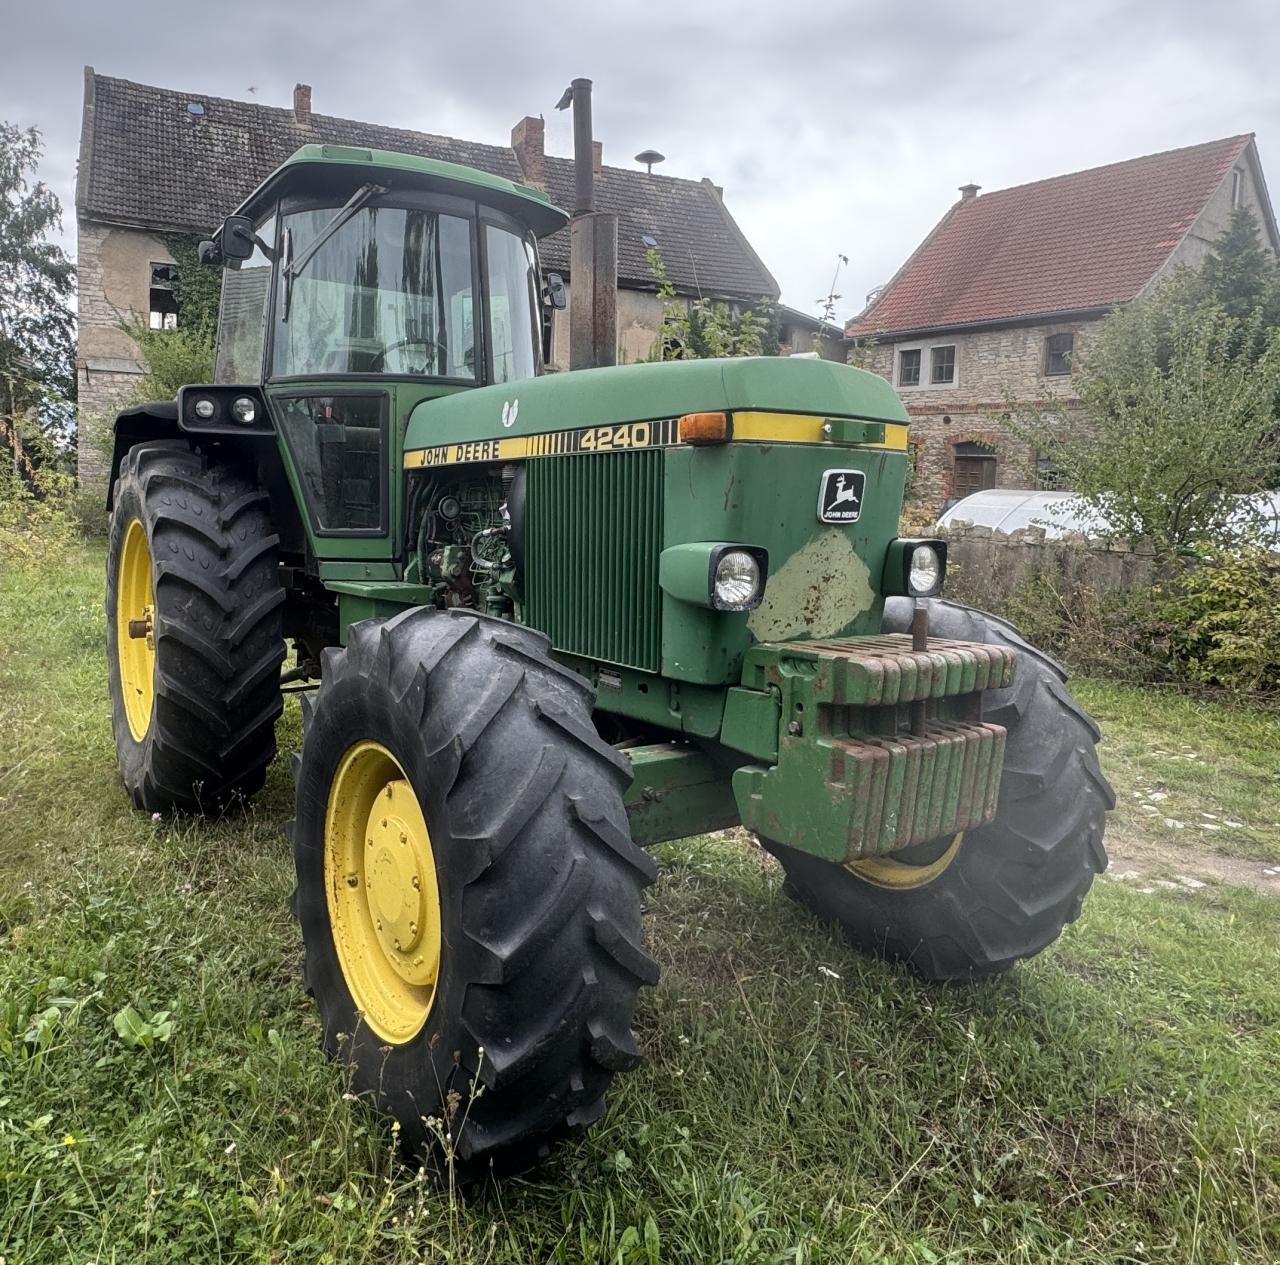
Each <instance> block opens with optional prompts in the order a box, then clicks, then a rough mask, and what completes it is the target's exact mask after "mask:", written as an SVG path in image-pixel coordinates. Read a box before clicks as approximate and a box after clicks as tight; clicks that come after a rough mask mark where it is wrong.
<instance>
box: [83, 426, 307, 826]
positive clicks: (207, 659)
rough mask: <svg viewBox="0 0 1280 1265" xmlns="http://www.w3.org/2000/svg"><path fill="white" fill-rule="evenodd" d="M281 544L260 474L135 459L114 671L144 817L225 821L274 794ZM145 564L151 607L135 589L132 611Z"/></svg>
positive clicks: (113, 539) (126, 776)
mask: <svg viewBox="0 0 1280 1265" xmlns="http://www.w3.org/2000/svg"><path fill="white" fill-rule="evenodd" d="M134 524H137V525H138V527H134ZM131 527H134V529H133V533H132V538H131V537H130V528H131ZM139 527H140V529H141V531H140V532H139ZM277 544H278V538H277V536H276V534H275V531H274V529H273V527H272V523H271V518H270V512H269V503H268V498H267V494H266V492H265V491H264V490H263V489H262V488H261V487H259V486H258V483H257V481H256V479H255V478H254V476H253V474H252V472H251V471H249V470H248V469H246V468H243V467H241V466H237V465H230V464H221V463H212V462H210V461H208V460H207V459H206V458H205V457H204V456H203V455H202V454H200V453H197V452H195V451H193V450H192V448H191V447H190V446H189V445H188V444H187V443H185V442H184V441H182V440H157V441H152V442H149V443H145V444H138V445H136V446H135V447H133V448H131V449H130V450H129V452H128V454H127V456H126V457H125V459H124V461H123V463H122V464H121V467H120V474H119V477H118V479H117V480H116V485H115V491H114V496H113V501H112V512H111V528H110V536H109V543H108V549H107V601H106V606H107V664H108V683H109V690H110V694H111V712H112V728H113V730H114V733H115V740H116V754H117V758H118V762H119V766H120V776H121V778H122V780H123V781H124V784H125V788H126V789H127V790H128V792H129V794H130V796H131V797H132V799H133V802H134V805H135V806H136V807H138V808H141V809H144V810H146V811H148V812H155V811H158V812H169V811H174V810H178V811H185V812H218V811H220V810H222V809H225V808H227V807H229V806H231V805H232V804H235V803H239V802H242V801H243V800H245V799H246V798H247V797H248V796H250V795H252V794H253V793H254V792H255V791H257V790H258V789H259V788H260V787H261V786H262V783H263V780H264V778H265V777H266V770H267V766H268V765H269V764H270V763H271V761H272V759H273V758H274V756H275V752H276V739H275V723H276V718H277V717H278V716H279V715H280V711H281V706H282V698H281V693H280V664H281V661H282V660H283V659H284V653H285V650H284V635H283V628H282V617H283V614H282V611H283V605H284V589H283V588H282V587H281V584H280V578H279V574H278V567H277V558H276V547H277ZM139 551H141V558H140V561H139ZM134 562H138V564H139V565H141V566H142V567H143V568H144V571H146V570H148V569H149V585H148V584H147V583H146V581H145V580H144V581H141V584H142V586H143V587H147V588H149V593H148V596H150V599H151V600H150V602H149V603H148V604H147V606H146V607H145V608H144V607H143V606H142V605H141V602H142V599H141V598H137V596H136V594H137V590H138V584H137V583H135V584H134V586H133V588H132V592H133V594H134V598H135V600H134V602H133V604H132V605H131V606H129V607H128V608H127V609H126V608H122V607H121V603H122V602H126V603H127V602H129V598H130V593H131V588H130V584H129V574H130V573H131V563H134ZM122 564H123V565H122ZM132 574H134V576H135V580H136V578H137V572H132ZM122 584H123V589H122ZM133 606H137V607H138V609H133ZM144 609H146V610H147V611H148V615H147V618H148V619H149V620H150V622H151V633H150V637H149V641H148V643H147V644H148V645H149V646H153V647H154V652H153V653H152V654H150V655H146V656H144V660H145V662H144V660H137V659H133V660H131V657H130V644H129V642H130V640H131V639H130V638H129V634H128V632H127V631H126V626H127V624H128V622H129V621H130V620H134V621H135V622H137V621H138V620H140V619H141V617H142V616H143V613H144ZM117 615H119V618H117ZM131 668H132V671H131ZM125 678H128V680H126V679H125ZM126 695H128V697H126Z"/></svg>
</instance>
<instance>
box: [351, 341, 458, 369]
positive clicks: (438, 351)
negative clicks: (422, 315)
mask: <svg viewBox="0 0 1280 1265" xmlns="http://www.w3.org/2000/svg"><path fill="white" fill-rule="evenodd" d="M401 347H429V348H431V364H432V365H433V364H434V363H435V359H436V356H437V355H445V354H447V352H448V347H447V346H446V344H445V343H443V342H441V341H440V340H439V339H435V338H398V339H397V340H396V341H395V342H394V343H388V344H387V345H386V346H385V347H384V348H383V349H382V350H381V351H380V352H379V353H378V354H377V355H376V356H374V358H373V367H372V368H371V369H370V372H371V373H384V372H386V365H387V356H388V355H389V354H390V353H391V352H393V351H399V349H400V348H401ZM430 368H431V366H430V365H429V366H428V371H430Z"/></svg>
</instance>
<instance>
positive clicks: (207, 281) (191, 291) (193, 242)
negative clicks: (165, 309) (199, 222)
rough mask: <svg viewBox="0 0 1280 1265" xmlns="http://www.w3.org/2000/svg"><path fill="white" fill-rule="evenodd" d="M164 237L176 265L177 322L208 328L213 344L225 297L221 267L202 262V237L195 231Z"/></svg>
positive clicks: (210, 343)
mask: <svg viewBox="0 0 1280 1265" xmlns="http://www.w3.org/2000/svg"><path fill="white" fill-rule="evenodd" d="M161 240H162V241H163V242H164V244H165V247H166V248H167V249H168V251H169V254H171V255H172V256H173V262H174V265H175V267H174V273H175V275H174V279H173V298H174V302H176V303H177V305H178V324H179V326H186V327H187V328H188V329H193V330H200V331H202V332H207V334H208V338H209V345H210V347H212V346H213V338H214V334H215V332H216V331H217V328H218V303H219V300H220V299H221V297H222V269H221V268H208V267H206V266H205V265H204V264H202V263H201V262H200V260H199V257H198V255H197V251H198V249H199V246H200V238H199V237H198V236H197V235H195V234H194V233H164V234H162V235H161Z"/></svg>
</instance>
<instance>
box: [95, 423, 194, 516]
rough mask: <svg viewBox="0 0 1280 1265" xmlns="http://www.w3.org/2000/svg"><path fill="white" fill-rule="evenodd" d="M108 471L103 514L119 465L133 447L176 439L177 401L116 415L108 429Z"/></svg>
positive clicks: (110, 497)
mask: <svg viewBox="0 0 1280 1265" xmlns="http://www.w3.org/2000/svg"><path fill="white" fill-rule="evenodd" d="M111 430H112V434H113V436H114V438H113V441H112V444H111V469H110V470H109V471H108V472H107V511H108V512H110V510H111V508H112V501H113V499H114V498H115V491H116V478H117V476H118V475H119V474H120V463H121V462H122V461H123V460H124V458H125V454H126V453H127V452H128V451H129V449H130V448H132V447H133V446H134V444H140V443H143V442H144V441H146V440H148V439H174V438H176V437H177V435H178V401H177V400H150V401H148V402H147V403H145V404H134V405H132V406H131V407H130V408H127V409H123V410H122V411H121V412H119V413H117V414H116V420H115V423H114V424H113V425H112V428H111Z"/></svg>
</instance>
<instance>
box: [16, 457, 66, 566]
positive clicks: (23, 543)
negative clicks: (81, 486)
mask: <svg viewBox="0 0 1280 1265" xmlns="http://www.w3.org/2000/svg"><path fill="white" fill-rule="evenodd" d="M74 492H75V480H74V478H72V476H71V475H69V474H64V473H62V472H61V471H56V470H36V471H35V472H34V473H33V474H31V475H29V476H28V477H27V478H25V479H24V478H21V477H19V476H18V475H15V474H14V473H13V470H12V468H11V467H8V466H5V465H0V569H4V570H12V571H22V572H29V571H36V570H39V569H41V568H43V567H46V566H49V565H57V564H58V563H59V562H61V561H62V560H63V559H64V558H65V557H66V556H67V553H68V552H69V551H70V550H71V549H73V548H74V547H75V545H76V539H77V531H76V525H75V522H74V520H73V518H72V516H71V514H70V513H68V509H67V506H68V503H69V501H70V499H71V497H72V496H73V494H74Z"/></svg>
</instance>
